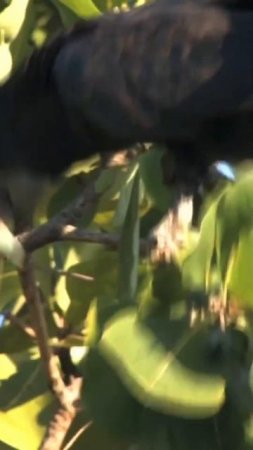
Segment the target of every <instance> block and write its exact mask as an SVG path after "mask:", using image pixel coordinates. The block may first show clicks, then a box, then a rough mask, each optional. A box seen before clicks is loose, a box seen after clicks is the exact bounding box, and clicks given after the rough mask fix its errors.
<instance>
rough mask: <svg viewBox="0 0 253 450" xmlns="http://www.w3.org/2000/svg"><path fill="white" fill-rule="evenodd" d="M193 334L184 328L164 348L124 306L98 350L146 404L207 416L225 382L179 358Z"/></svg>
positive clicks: (174, 412)
mask: <svg viewBox="0 0 253 450" xmlns="http://www.w3.org/2000/svg"><path fill="white" fill-rule="evenodd" d="M192 335H194V330H192V331H188V333H187V334H186V335H185V336H181V339H180V341H179V342H178V344H177V345H176V346H175V348H174V349H173V351H169V352H168V351H167V350H166V348H165V347H164V346H163V345H162V344H161V342H160V341H159V340H158V339H157V338H156V337H155V336H154V334H153V333H152V332H151V331H150V329H149V328H147V327H146V326H145V325H143V324H141V323H139V322H137V320H136V312H135V311H128V312H124V313H121V314H120V315H117V316H115V317H114V318H113V319H112V321H111V322H110V323H109V325H108V326H107V328H106V329H105V331H104V333H103V335H102V339H101V341H100V342H99V349H100V351H101V353H102V354H103V355H104V357H105V358H106V360H107V361H108V362H109V363H110V364H112V366H113V367H114V369H115V371H116V372H117V373H118V375H119V376H120V378H121V380H122V381H123V382H124V383H125V384H126V385H127V386H128V389H129V391H130V392H131V393H132V394H133V395H134V396H135V397H136V398H138V399H139V400H140V401H141V403H143V404H144V405H145V406H146V407H149V408H152V409H154V410H156V411H160V412H163V413H167V414H172V415H176V416H181V417H191V418H197V417H202V418H203V417H210V416H212V415H214V414H216V413H217V412H218V411H219V409H220V408H221V406H222V404H223V401H224V381H223V379H222V378H221V377H218V376H214V375H210V374H209V375H208V374H207V373H202V372H200V371H199V372H197V371H193V370H191V369H189V368H187V367H186V366H185V365H184V364H183V363H182V362H180V355H181V353H182V352H183V351H185V352H186V348H187V345H188V344H189V343H190V341H191V339H192ZM126 342H127V345H126Z"/></svg>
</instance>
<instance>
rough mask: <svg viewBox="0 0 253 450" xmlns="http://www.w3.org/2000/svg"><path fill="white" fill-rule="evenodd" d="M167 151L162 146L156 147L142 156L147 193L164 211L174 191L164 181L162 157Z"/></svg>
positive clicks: (166, 209) (141, 171)
mask: <svg viewBox="0 0 253 450" xmlns="http://www.w3.org/2000/svg"><path fill="white" fill-rule="evenodd" d="M164 155H165V151H164V149H163V148H162V147H154V148H152V150H149V151H148V152H147V153H145V154H144V155H142V156H141V157H140V160H139V161H140V176H141V179H142V181H143V183H144V186H145V188H146V191H147V194H148V196H149V197H150V199H151V200H152V201H153V203H154V205H155V206H156V207H157V208H158V209H159V210H160V211H162V212H163V213H165V212H167V211H168V208H169V206H170V204H171V199H172V193H171V191H170V190H169V189H168V187H167V186H166V185H165V183H164V175H163V171H162V167H163V161H162V158H163V157H164Z"/></svg>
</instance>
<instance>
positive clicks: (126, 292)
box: [119, 171, 140, 304]
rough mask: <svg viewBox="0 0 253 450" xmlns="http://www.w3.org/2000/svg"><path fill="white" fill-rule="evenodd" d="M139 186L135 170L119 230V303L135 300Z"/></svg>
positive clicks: (137, 174) (137, 259)
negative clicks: (123, 220)
mask: <svg viewBox="0 0 253 450" xmlns="http://www.w3.org/2000/svg"><path fill="white" fill-rule="evenodd" d="M139 186H140V178H139V172H138V171H137V172H136V173H135V175H134V179H133V186H132V190H131V196H130V199H129V204H128V209H127V213H126V218H125V222H124V225H123V228H122V231H121V237H120V249H119V300H120V303H121V304H125V303H132V302H133V301H134V300H135V295H136V289H137V280H138V262H139V231H140V220H139Z"/></svg>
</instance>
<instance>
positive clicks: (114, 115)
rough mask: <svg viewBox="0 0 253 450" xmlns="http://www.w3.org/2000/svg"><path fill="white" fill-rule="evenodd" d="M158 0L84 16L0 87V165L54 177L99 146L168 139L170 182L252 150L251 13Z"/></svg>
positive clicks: (232, 5)
mask: <svg viewBox="0 0 253 450" xmlns="http://www.w3.org/2000/svg"><path fill="white" fill-rule="evenodd" d="M220 3H221V1H218V0H217V1H215V0H213V2H208V1H204V0H202V1H201V0H195V1H187V0H177V1H176V0H172V1H169V0H168V1H165V0H163V1H157V2H155V3H153V4H150V5H149V6H144V7H140V8H138V9H134V10H132V11H130V12H127V13H120V14H117V15H113V14H108V15H105V16H103V17H101V18H98V19H96V20H93V21H88V22H83V23H80V24H79V25H78V26H77V27H76V28H75V29H74V30H73V31H71V32H69V33H66V34H64V35H62V36H60V37H58V38H57V39H56V40H55V41H53V42H52V43H51V44H49V45H48V46H46V47H45V48H42V49H41V50H39V51H37V52H35V53H34V54H33V55H32V57H31V58H30V60H29V61H28V62H27V64H26V65H25V66H24V67H23V68H22V69H21V70H19V71H18V73H17V74H15V75H14V76H13V77H12V78H11V79H10V80H9V81H8V82H7V83H6V84H5V85H4V86H3V87H2V88H1V89H0V110H1V122H0V169H4V170H5V171H6V170H7V171H8V173H9V171H11V172H13V171H15V170H16V169H18V170H21V171H23V170H25V171H26V172H32V173H35V174H39V175H42V176H43V177H44V176H50V177H54V176H57V175H58V174H60V173H61V172H62V171H64V170H65V169H66V168H67V167H68V166H69V165H70V164H71V163H72V162H74V161H76V160H79V159H84V158H86V157H88V156H89V155H91V154H92V153H94V152H105V151H114V150H117V149H121V148H123V147H125V146H128V145H130V144H133V143H135V142H140V141H142V142H144V141H148V142H150V141H155V142H163V143H166V144H167V145H168V146H169V147H170V149H171V150H172V153H173V154H174V156H175V166H176V167H175V170H174V173H171V181H172V182H173V181H174V180H177V179H178V180H179V182H180V183H181V184H186V185H188V183H189V184H191V183H195V184H196V183H197V182H198V180H199V179H200V178H201V177H202V176H203V174H204V173H205V171H206V169H207V167H208V166H209V165H210V164H211V163H212V162H213V161H215V160H217V159H227V160H232V161H233V160H241V159H244V158H248V157H251V156H252V154H253V45H252V42H253V9H251V8H250V4H249V2H247V1H242V2H240V1H239V0H238V1H237V2H235V1H233V0H228V1H227V2H225V0H224V4H225V3H227V6H224V7H222V6H221V5H220Z"/></svg>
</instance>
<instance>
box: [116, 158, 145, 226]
mask: <svg viewBox="0 0 253 450" xmlns="http://www.w3.org/2000/svg"><path fill="white" fill-rule="evenodd" d="M137 171H138V165H137V164H136V163H134V164H132V165H131V166H130V167H129V168H128V171H127V174H126V177H125V180H124V184H122V188H121V190H120V197H119V201H118V204H117V208H116V212H115V216H114V219H113V222H114V225H115V226H116V227H121V226H122V225H123V224H124V220H125V218H126V215H127V211H128V207H129V203H130V200H131V195H132V190H133V186H134V182H135V175H136V172H137ZM135 195H136V194H135ZM138 197H139V196H138Z"/></svg>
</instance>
